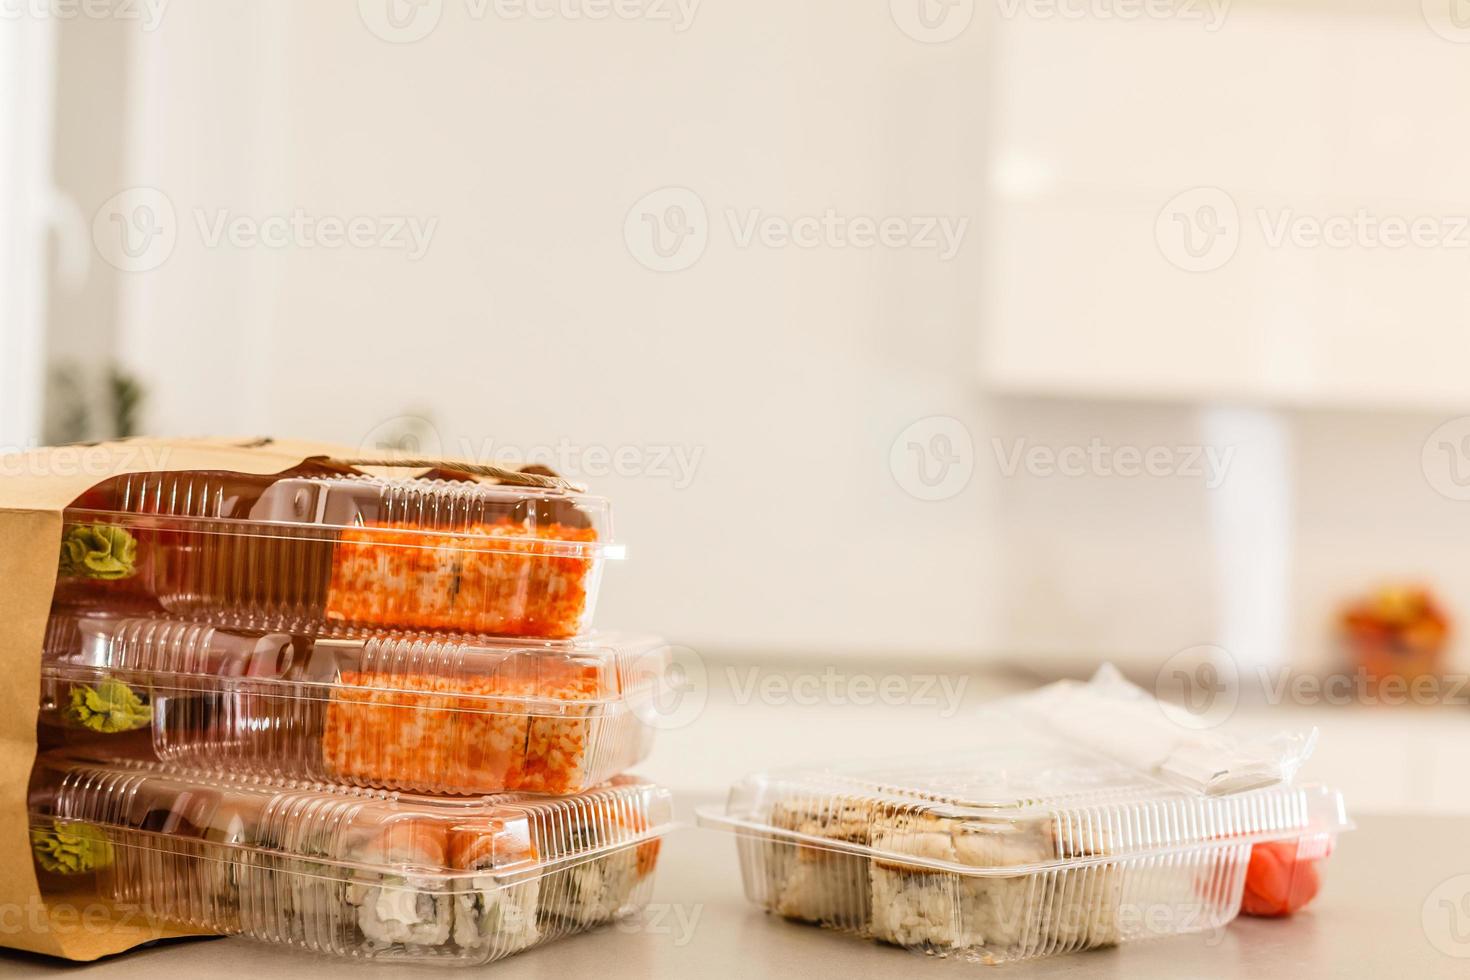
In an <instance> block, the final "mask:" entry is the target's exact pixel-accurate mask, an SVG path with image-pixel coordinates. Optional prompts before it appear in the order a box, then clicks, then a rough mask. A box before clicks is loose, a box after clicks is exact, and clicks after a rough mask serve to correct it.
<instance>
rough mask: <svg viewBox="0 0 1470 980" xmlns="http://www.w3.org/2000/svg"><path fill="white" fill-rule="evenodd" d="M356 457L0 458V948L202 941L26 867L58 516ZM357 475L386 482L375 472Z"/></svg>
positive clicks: (306, 452)
mask: <svg viewBox="0 0 1470 980" xmlns="http://www.w3.org/2000/svg"><path fill="white" fill-rule="evenodd" d="M354 455H355V454H354V452H353V451H352V450H349V449H347V448H346V447H343V446H334V445H328V444H323V443H313V442H299V441H291V440H273V439H252V440H226V439H174V440H164V439H130V440H127V441H125V442H117V443H101V444H97V445H90V446H66V447H59V448H55V449H38V450H32V451H29V452H23V453H11V454H6V455H3V456H0V671H3V672H4V676H6V677H7V678H8V679H9V681H10V682H9V683H8V684H6V685H4V688H3V691H0V946H9V947H12V948H15V949H24V950H29V951H31V952H35V953H44V954H47V955H50V956H60V957H64V958H66V959H70V960H94V959H97V958H98V957H100V956H107V955H109V954H112V953H118V952H122V951H123V950H126V949H131V948H132V947H134V946H137V945H140V944H142V943H146V942H151V941H153V940H156V939H161V938H168V937H175V936H184V935H199V934H200V933H197V932H190V931H188V930H179V929H176V928H173V927H169V926H166V925H163V924H161V923H157V922H147V921H144V919H143V917H142V916H141V915H139V914H138V913H137V912H136V911H134V910H118V909H112V908H108V907H106V906H103V905H100V904H98V903H97V902H96V900H95V899H94V898H91V897H81V898H79V899H78V900H76V901H70V900H68V899H67V898H66V897H64V896H62V897H58V896H55V895H49V896H47V897H46V898H43V897H42V895H41V891H40V887H39V884H38V882H37V878H36V872H35V865H34V863H33V861H32V858H31V847H30V833H29V819H28V815H27V809H26V790H27V783H28V781H29V777H30V772H31V767H32V765H33V763H34V761H35V757H36V747H37V739H36V720H37V714H38V706H39V701H40V677H41V648H42V643H43V638H44V634H45V629H46V621H47V617H48V613H49V610H50V607H51V597H52V592H53V591H54V590H55V587H56V570H57V561H56V556H57V553H58V551H59V549H60V546H61V526H62V520H61V512H62V510H63V509H65V507H66V506H67V505H68V504H70V503H71V502H72V501H73V500H75V499H76V498H77V497H79V496H80V495H81V494H82V493H83V492H85V491H86V490H88V489H90V488H92V487H93V486H96V485H97V484H98V483H101V482H102V481H104V480H106V479H109V478H111V477H115V476H122V475H126V474H130V473H146V472H164V471H179V470H228V471H234V472H240V473H249V474H256V475H260V474H273V473H280V472H283V471H285V470H288V469H291V468H292V467H295V466H299V465H301V464H302V463H303V462H306V461H307V460H318V461H322V462H325V463H327V465H334V464H335V465H334V468H338V469H341V470H342V471H343V472H351V471H352V470H353V469H355V468H357V467H356V466H355V465H353V464H352V460H353V457H354ZM342 461H345V462H342ZM420 462H421V461H413V462H412V463H411V464H405V465H404V466H402V467H395V470H396V472H397V473H398V475H409V473H413V474H416V475H417V474H421V473H423V472H425V470H426V469H427V467H424V466H422V465H420ZM433 462H434V463H435V464H436V465H435V466H433V467H432V469H435V470H449V471H456V472H462V473H466V474H471V475H478V476H495V477H497V478H501V479H506V480H514V479H515V478H516V477H517V476H518V474H515V473H513V472H511V473H505V472H503V471H496V470H495V468H488V467H477V466H475V465H474V464H471V463H468V462H467V461H464V460H454V461H447V462H446V461H433ZM361 469H362V470H364V471H369V472H384V470H383V469H382V468H381V467H377V466H363V467H361ZM405 471H407V472H405ZM526 479H532V478H529V477H527V478H526ZM538 479H539V478H538ZM553 479H554V478H553Z"/></svg>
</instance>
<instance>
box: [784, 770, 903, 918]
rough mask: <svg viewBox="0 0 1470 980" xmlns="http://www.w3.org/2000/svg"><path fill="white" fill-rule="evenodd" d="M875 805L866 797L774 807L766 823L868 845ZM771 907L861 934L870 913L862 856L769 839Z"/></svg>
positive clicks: (807, 835)
mask: <svg viewBox="0 0 1470 980" xmlns="http://www.w3.org/2000/svg"><path fill="white" fill-rule="evenodd" d="M876 809H877V807H876V806H875V805H874V804H873V803H871V802H869V801H866V800H860V799H846V800H844V799H837V800H830V801H827V800H823V801H821V802H820V803H815V804H807V803H801V802H790V803H781V804H778V805H776V807H775V808H774V809H773V812H772V814H771V823H772V825H773V826H775V827H779V828H781V829H783V830H789V831H793V832H795V833H798V834H801V835H803V836H805V837H819V838H824V839H827V840H833V841H841V842H843V843H847V844H855V845H859V846H866V845H867V844H869V843H870V838H871V832H872V825H873V815H874V813H875V811H876ZM766 857H767V870H768V879H769V880H768V881H767V882H766V886H767V894H768V895H769V896H770V908H771V910H772V911H774V912H776V913H777V914H779V915H783V916H785V917H786V918H788V919H797V920H800V921H803V922H814V923H817V924H819V925H825V926H832V927H834V928H838V929H845V930H847V931H850V932H857V933H866V932H867V930H868V921H869V917H870V901H869V898H870V888H869V872H868V863H869V862H868V858H867V855H865V854H860V853H852V852H849V851H843V850H835V849H834V850H825V849H823V848H820V847H815V846H804V845H800V844H795V845H793V844H791V843H790V842H780V841H772V842H771V843H770V844H768V845H767V855H766Z"/></svg>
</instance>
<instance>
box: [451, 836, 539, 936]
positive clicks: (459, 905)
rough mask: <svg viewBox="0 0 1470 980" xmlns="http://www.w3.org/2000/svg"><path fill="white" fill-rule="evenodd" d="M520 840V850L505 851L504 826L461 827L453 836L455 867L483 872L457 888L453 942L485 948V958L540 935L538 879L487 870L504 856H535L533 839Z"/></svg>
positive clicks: (502, 862) (505, 858)
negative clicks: (475, 828)
mask: <svg viewBox="0 0 1470 980" xmlns="http://www.w3.org/2000/svg"><path fill="white" fill-rule="evenodd" d="M518 843H520V844H523V845H524V850H523V853H522V854H521V855H519V856H517V855H512V854H508V853H507V846H506V845H507V841H506V834H505V828H504V826H503V825H500V826H497V827H493V828H486V829H484V830H459V831H456V832H455V833H454V835H453V836H452V838H451V842H450V853H449V858H450V861H451V863H452V866H453V867H454V868H456V869H459V870H464V871H481V870H483V871H485V872H486V873H485V874H483V875H475V876H474V877H472V878H470V879H469V880H468V882H466V883H465V884H463V885H461V886H460V887H459V888H458V889H456V892H455V898H454V942H455V944H456V945H458V946H460V947H462V948H464V949H467V950H470V951H473V952H476V953H488V954H489V955H488V957H487V959H495V958H498V957H501V956H508V955H509V954H511V953H516V952H519V951H521V950H523V949H526V948H527V947H529V946H533V945H535V944H536V942H537V941H538V940H540V938H541V929H540V927H539V925H538V924H537V916H536V912H537V901H538V899H539V898H540V895H541V879H540V878H539V877H533V878H530V879H529V880H526V881H519V882H516V881H507V880H506V877H507V876H502V875H497V874H493V873H491V869H492V868H504V867H505V865H506V863H507V861H508V860H510V861H512V862H513V863H515V864H519V863H520V861H519V860H516V858H517V857H520V858H523V859H524V861H525V862H528V863H529V862H534V861H535V859H536V851H535V848H534V847H533V846H532V845H531V842H530V841H529V840H528V839H525V838H521V839H520V840H519V841H518ZM508 877H512V878H513V877H514V876H508Z"/></svg>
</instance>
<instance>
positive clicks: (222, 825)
mask: <svg viewBox="0 0 1470 980" xmlns="http://www.w3.org/2000/svg"><path fill="white" fill-rule="evenodd" d="M671 823H672V821H671V804H670V800H669V795H668V793H667V792H666V791H665V790H663V789H660V788H659V787H657V786H655V785H653V784H650V783H646V782H643V781H640V780H638V779H636V778H633V777H619V778H618V779H615V780H613V781H612V782H610V783H608V784H607V785H605V786H602V787H600V788H598V789H594V790H591V791H588V792H586V793H582V794H579V795H576V796H570V797H565V798H560V799H550V798H534V797H521V796H514V795H507V796H498V797H497V796H487V797H481V798H478V799H462V800H454V799H444V798H430V797H415V796H406V795H399V794H395V793H385V792H381V791H370V790H349V789H333V788H328V787H323V786H315V785H310V784H291V783H283V784H271V783H267V782H262V781H258V780H255V779H252V778H249V777H237V776H228V775H223V774H207V773H189V772H187V771H180V770H170V769H168V768H166V767H163V766H160V765H158V764H156V763H129V762H103V761H93V760H89V759H83V758H78V757H74V756H60V757H58V756H54V755H53V756H48V757H43V758H42V760H41V761H40V762H39V763H38V764H37V769H36V772H35V773H34V778H33V782H32V793H31V827H30V833H31V844H32V850H33V852H34V855H35V862H36V868H37V873H38V876H39V877H40V880H41V883H42V887H43V891H44V892H46V893H47V894H55V895H64V896H65V899H66V900H68V901H77V900H78V899H80V900H83V901H85V900H88V899H89V898H95V899H100V900H102V901H104V902H111V903H113V904H115V905H116V906H117V907H118V908H119V909H120V910H121V911H126V912H133V913H134V914H135V915H141V916H145V917H146V918H147V921H150V922H154V923H158V924H162V923H172V924H178V925H183V926H188V927H192V928H197V929H201V930H207V931H210V932H219V933H226V934H238V935H243V936H248V937H250V938H253V939H257V940H263V941H266V942H271V943H279V944H282V945H289V946H296V947H301V948H305V949H309V950H312V951H315V952H320V953H331V954H335V955H338V956H349V957H360V958H363V959H373V960H388V961H410V962H413V963H438V964H448V965H473V964H481V963H486V962H489V961H490V960H495V959H499V958H500V957H503V956H508V955H510V954H511V953H516V952H519V951H521V950H523V949H528V948H529V947H531V946H535V945H537V944H539V943H544V942H548V941H550V940H553V939H557V938H560V937H562V936H566V935H569V934H571V933H575V932H581V931H584V930H586V929H589V928H591V927H593V926H596V925H599V924H601V923H604V922H609V921H612V920H613V919H615V918H618V917H619V916H622V915H625V914H628V913H630V912H633V911H635V910H638V909H641V908H642V907H643V906H644V905H646V904H647V902H648V897H649V893H650V891H651V889H652V884H653V872H654V867H655V865H656V864H657V862H658V854H659V841H660V838H661V836H662V835H663V834H665V833H667V832H668V830H669V829H670V828H671Z"/></svg>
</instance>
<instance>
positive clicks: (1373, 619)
mask: <svg viewBox="0 0 1470 980" xmlns="http://www.w3.org/2000/svg"><path fill="white" fill-rule="evenodd" d="M1341 630H1342V635H1343V638H1344V640H1345V642H1346V645H1347V649H1348V653H1349V655H1350V656H1351V657H1352V658H1353V661H1354V663H1355V666H1356V667H1357V669H1358V670H1361V671H1362V672H1363V673H1364V674H1365V675H1366V676H1367V679H1368V682H1369V683H1370V684H1371V685H1373V686H1374V687H1379V686H1381V685H1382V684H1383V682H1384V681H1386V680H1388V679H1390V678H1396V679H1399V680H1401V682H1402V683H1403V684H1405V685H1410V684H1413V682H1414V681H1415V680H1417V679H1419V678H1422V677H1438V676H1439V675H1440V669H1441V665H1442V663H1443V660H1444V653H1445V646H1446V643H1447V641H1448V640H1449V635H1450V623H1449V617H1448V616H1446V615H1445V613H1444V611H1443V610H1442V609H1441V608H1440V605H1439V603H1438V602H1437V601H1436V600H1435V598H1434V596H1433V595H1432V594H1431V593H1430V591H1429V590H1428V589H1425V588H1421V587H1417V586H1403V585H1398V586H1386V587H1384V588H1380V589H1378V590H1377V591H1375V592H1373V593H1372V594H1371V595H1369V596H1367V597H1365V598H1362V599H1358V600H1356V601H1354V602H1352V603H1350V604H1349V605H1348V606H1347V607H1346V608H1345V609H1344V610H1343V612H1342V616H1341Z"/></svg>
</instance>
